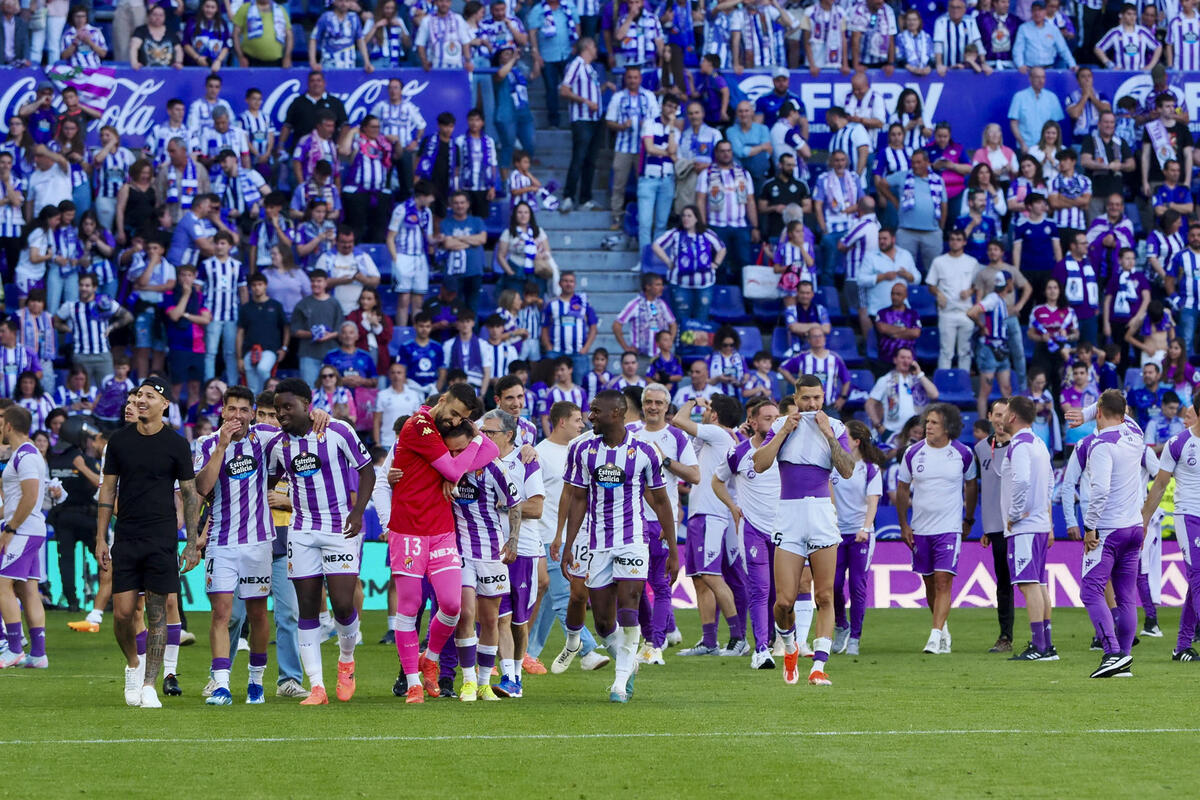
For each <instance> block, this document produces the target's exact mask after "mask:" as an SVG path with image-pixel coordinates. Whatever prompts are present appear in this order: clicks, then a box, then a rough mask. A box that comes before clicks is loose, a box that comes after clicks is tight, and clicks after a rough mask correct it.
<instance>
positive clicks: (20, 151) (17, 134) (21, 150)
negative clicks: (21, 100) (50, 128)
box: [0, 115, 35, 178]
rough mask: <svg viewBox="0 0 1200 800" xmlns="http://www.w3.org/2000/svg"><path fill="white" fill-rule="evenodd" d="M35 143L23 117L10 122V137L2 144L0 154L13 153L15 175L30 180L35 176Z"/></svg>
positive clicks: (14, 117)
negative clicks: (30, 177) (29, 178)
mask: <svg viewBox="0 0 1200 800" xmlns="http://www.w3.org/2000/svg"><path fill="white" fill-rule="evenodd" d="M34 147H35V142H34V141H33V134H32V133H30V132H29V126H28V125H26V124H25V120H24V119H23V118H22V117H18V116H16V115H14V116H12V117H10V118H9V120H8V136H6V137H5V138H4V141H3V142H0V152H4V153H12V157H13V165H12V170H13V174H14V175H17V176H18V177H21V178H28V177H29V176H30V175H32V174H33V149H34Z"/></svg>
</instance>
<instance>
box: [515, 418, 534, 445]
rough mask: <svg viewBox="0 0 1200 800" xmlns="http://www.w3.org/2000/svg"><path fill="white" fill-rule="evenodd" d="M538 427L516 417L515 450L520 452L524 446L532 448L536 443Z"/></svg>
mask: <svg viewBox="0 0 1200 800" xmlns="http://www.w3.org/2000/svg"><path fill="white" fill-rule="evenodd" d="M538 435H539V431H538V426H537V425H534V424H533V423H532V422H530V421H529V420H527V419H526V418H525V417H517V449H518V450H520V449H521V448H522V447H524V446H525V445H529V446H530V447H533V446H534V445H535V444H537V441H538Z"/></svg>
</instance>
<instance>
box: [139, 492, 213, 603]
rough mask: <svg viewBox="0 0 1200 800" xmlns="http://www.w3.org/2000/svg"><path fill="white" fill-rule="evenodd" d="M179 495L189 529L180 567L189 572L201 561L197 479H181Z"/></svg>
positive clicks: (184, 520) (187, 528) (186, 525)
mask: <svg viewBox="0 0 1200 800" xmlns="http://www.w3.org/2000/svg"><path fill="white" fill-rule="evenodd" d="M179 496H180V498H181V499H182V500H183V527H184V529H185V530H186V531H187V546H186V547H184V548H183V555H182V556H180V557H179V567H180V569H181V570H182V571H183V572H187V571H188V570H190V569H192V568H193V567H195V566H196V565H197V564H199V563H200V544H199V536H200V494H199V493H198V492H197V491H196V481H195V480H190V481H180V482H179ZM147 606H149V603H147Z"/></svg>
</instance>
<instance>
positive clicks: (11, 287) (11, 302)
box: [4, 267, 21, 314]
mask: <svg viewBox="0 0 1200 800" xmlns="http://www.w3.org/2000/svg"><path fill="white" fill-rule="evenodd" d="M14 269H15V267H14ZM20 299H21V290H20V289H18V288H17V285H16V284H15V283H6V284H4V309H5V311H7V312H8V313H9V314H15V313H17V310H18V309H19V308H20V307H21V306H20V303H19V301H20Z"/></svg>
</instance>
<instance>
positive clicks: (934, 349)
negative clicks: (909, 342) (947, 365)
mask: <svg viewBox="0 0 1200 800" xmlns="http://www.w3.org/2000/svg"><path fill="white" fill-rule="evenodd" d="M940 349H941V348H940V344H939V342H938V329H937V328H922V329H921V335H920V336H918V337H917V348H916V350H917V360H918V361H937V357H938V351H939V350H940Z"/></svg>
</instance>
